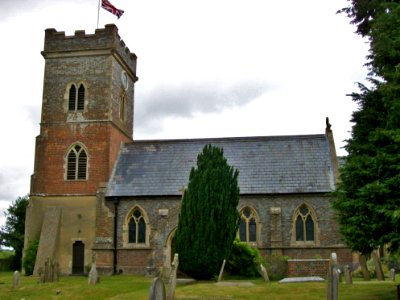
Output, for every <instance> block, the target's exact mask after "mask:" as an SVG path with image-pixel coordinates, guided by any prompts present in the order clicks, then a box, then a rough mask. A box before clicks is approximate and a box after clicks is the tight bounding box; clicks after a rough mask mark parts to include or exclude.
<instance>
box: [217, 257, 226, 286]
mask: <svg viewBox="0 0 400 300" xmlns="http://www.w3.org/2000/svg"><path fill="white" fill-rule="evenodd" d="M225 263H226V260H225V259H224V261H223V262H222V266H221V270H220V271H219V276H218V282H220V281H222V275H224V269H225Z"/></svg>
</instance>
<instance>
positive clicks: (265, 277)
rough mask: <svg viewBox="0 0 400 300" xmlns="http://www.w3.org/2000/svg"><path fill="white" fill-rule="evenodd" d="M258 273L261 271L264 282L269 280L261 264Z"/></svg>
mask: <svg viewBox="0 0 400 300" xmlns="http://www.w3.org/2000/svg"><path fill="white" fill-rule="evenodd" d="M260 273H261V275H262V277H263V278H264V282H269V276H268V272H267V269H266V268H265V267H264V266H263V265H262V264H260Z"/></svg>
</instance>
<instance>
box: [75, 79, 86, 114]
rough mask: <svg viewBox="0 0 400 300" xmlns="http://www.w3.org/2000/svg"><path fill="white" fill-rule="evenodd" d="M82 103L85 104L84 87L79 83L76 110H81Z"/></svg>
mask: <svg viewBox="0 0 400 300" xmlns="http://www.w3.org/2000/svg"><path fill="white" fill-rule="evenodd" d="M84 105H85V87H84V86H83V84H81V85H80V86H79V89H78V104H77V110H83V108H84Z"/></svg>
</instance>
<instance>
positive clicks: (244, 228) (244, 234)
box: [239, 207, 257, 242]
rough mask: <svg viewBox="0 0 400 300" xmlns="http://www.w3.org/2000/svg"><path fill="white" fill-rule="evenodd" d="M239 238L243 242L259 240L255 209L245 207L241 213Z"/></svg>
mask: <svg viewBox="0 0 400 300" xmlns="http://www.w3.org/2000/svg"><path fill="white" fill-rule="evenodd" d="M239 238H240V240H241V241H242V242H256V241H257V221H256V215H255V213H254V211H253V210H252V209H251V208H249V207H245V208H243V209H242V211H241V213H240V224H239Z"/></svg>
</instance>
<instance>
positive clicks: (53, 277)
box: [38, 258, 60, 283]
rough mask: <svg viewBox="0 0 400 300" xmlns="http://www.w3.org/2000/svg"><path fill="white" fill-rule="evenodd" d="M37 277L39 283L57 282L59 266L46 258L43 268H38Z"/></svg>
mask: <svg viewBox="0 0 400 300" xmlns="http://www.w3.org/2000/svg"><path fill="white" fill-rule="evenodd" d="M38 275H39V282H40V283H45V282H57V281H59V278H60V265H59V264H58V262H53V260H52V259H50V258H47V260H46V262H45V263H44V268H43V267H39V270H38Z"/></svg>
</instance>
